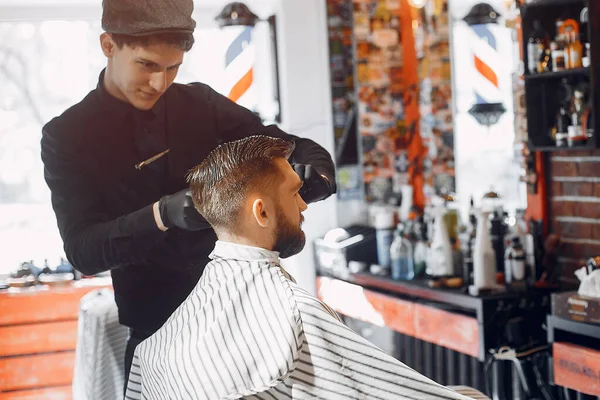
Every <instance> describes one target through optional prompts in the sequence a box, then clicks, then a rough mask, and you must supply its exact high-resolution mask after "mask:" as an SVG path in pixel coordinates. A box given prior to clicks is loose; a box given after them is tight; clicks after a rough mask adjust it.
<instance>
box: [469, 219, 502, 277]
mask: <svg viewBox="0 0 600 400" xmlns="http://www.w3.org/2000/svg"><path fill="white" fill-rule="evenodd" d="M477 214H478V215H477V234H476V236H475V248H474V249H473V286H474V287H475V288H477V289H491V288H494V287H496V286H497V284H496V253H495V252H494V248H493V247H492V239H491V237H490V228H489V216H490V212H489V211H479V212H478V213H477Z"/></svg>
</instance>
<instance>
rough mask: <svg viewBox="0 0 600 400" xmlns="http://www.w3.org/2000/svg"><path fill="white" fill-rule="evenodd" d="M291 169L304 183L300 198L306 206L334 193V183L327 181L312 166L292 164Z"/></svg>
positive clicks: (327, 179)
mask: <svg viewBox="0 0 600 400" xmlns="http://www.w3.org/2000/svg"><path fill="white" fill-rule="evenodd" d="M292 168H294V171H296V173H297V174H298V176H299V177H300V179H302V182H304V185H303V186H302V188H301V189H300V196H302V200H304V202H305V203H306V204H309V203H314V202H316V201H319V200H324V199H326V198H327V197H329V196H331V195H332V194H333V193H335V191H336V187H335V182H331V181H329V178H327V177H326V176H325V175H323V174H320V173H319V172H318V171H317V170H316V169H315V168H314V167H313V166H312V165H308V164H293V165H292Z"/></svg>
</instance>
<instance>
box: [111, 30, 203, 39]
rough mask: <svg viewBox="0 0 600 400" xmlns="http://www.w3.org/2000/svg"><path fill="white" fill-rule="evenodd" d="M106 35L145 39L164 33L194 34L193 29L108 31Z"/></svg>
mask: <svg viewBox="0 0 600 400" xmlns="http://www.w3.org/2000/svg"><path fill="white" fill-rule="evenodd" d="M106 33H114V34H116V35H128V36H135V37H144V36H152V35H158V34H162V33H191V34H193V33H194V30H193V29H156V30H153V31H142V32H114V31H113V32H109V31H107V32H106Z"/></svg>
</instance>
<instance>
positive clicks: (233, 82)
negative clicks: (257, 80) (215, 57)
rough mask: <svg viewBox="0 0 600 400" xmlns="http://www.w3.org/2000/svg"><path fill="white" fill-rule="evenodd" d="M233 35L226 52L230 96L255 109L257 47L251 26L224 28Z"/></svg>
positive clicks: (237, 101)
mask: <svg viewBox="0 0 600 400" xmlns="http://www.w3.org/2000/svg"><path fill="white" fill-rule="evenodd" d="M223 31H224V32H226V34H227V35H231V42H230V44H229V46H228V47H227V51H226V53H225V80H226V82H227V93H228V96H227V97H228V98H229V99H231V100H232V101H234V102H236V103H238V104H239V105H241V106H244V107H246V108H247V109H249V110H252V111H254V109H255V108H256V103H257V94H256V90H255V87H254V62H255V49H254V43H253V41H252V31H253V27H251V26H229V27H226V28H224V29H223Z"/></svg>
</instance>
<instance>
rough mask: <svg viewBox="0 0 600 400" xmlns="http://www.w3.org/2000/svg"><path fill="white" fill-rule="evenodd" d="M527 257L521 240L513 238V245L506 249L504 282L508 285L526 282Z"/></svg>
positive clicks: (516, 237)
mask: <svg viewBox="0 0 600 400" xmlns="http://www.w3.org/2000/svg"><path fill="white" fill-rule="evenodd" d="M525 264H526V255H525V250H524V249H523V245H522V244H521V239H520V238H519V237H518V236H515V237H513V238H512V243H511V245H510V246H509V247H508V248H507V249H506V255H505V258H504V281H505V283H506V284H507V285H510V284H512V283H516V282H521V281H523V280H525V277H526V273H527V268H526V267H525Z"/></svg>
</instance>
